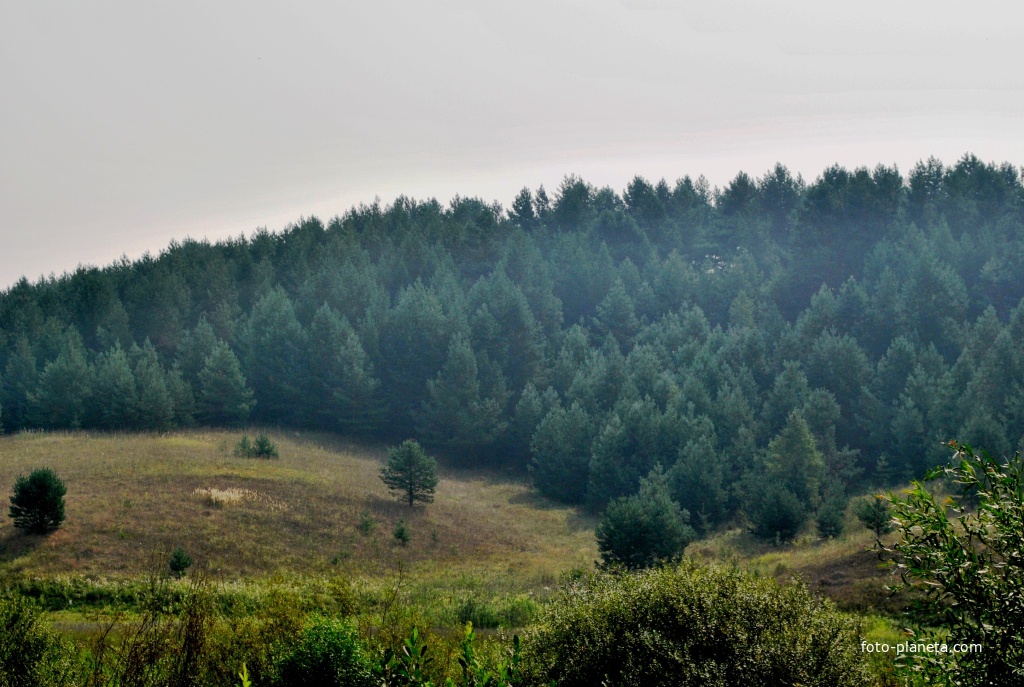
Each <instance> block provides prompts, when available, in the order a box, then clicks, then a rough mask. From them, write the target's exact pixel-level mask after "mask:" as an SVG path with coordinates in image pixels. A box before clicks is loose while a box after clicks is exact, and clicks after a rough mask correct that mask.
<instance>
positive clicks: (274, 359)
mask: <svg viewBox="0 0 1024 687" xmlns="http://www.w3.org/2000/svg"><path fill="white" fill-rule="evenodd" d="M240 346H241V348H242V350H243V351H244V352H245V356H244V357H245V363H246V364H245V369H246V372H247V375H246V378H247V380H248V382H249V383H250V384H251V385H252V388H253V392H254V394H255V395H256V397H257V398H259V399H260V403H259V405H257V406H256V408H255V413H256V416H257V417H259V418H261V419H263V420H266V421H271V422H281V421H289V422H300V421H302V420H303V415H304V412H303V411H304V409H305V403H304V398H303V393H304V392H305V390H306V388H307V383H306V375H307V369H308V368H307V367H306V365H305V361H304V358H305V353H306V332H305V330H303V328H302V325H301V324H299V321H298V319H297V318H296V317H295V309H294V306H293V305H292V302H291V299H290V298H289V297H288V294H286V293H285V292H284V290H283V289H281V288H280V287H276V288H274V289H272V290H271V291H270V292H269V293H267V294H265V295H264V296H263V297H262V298H260V299H259V300H258V301H257V302H256V304H255V305H254V306H253V308H252V312H251V314H250V316H249V320H248V322H246V324H245V327H244V329H243V331H242V341H241V342H240Z"/></svg>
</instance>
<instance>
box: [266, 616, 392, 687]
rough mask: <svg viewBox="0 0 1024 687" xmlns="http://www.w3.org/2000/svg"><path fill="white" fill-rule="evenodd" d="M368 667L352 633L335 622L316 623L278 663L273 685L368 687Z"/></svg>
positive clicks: (360, 647)
mask: <svg viewBox="0 0 1024 687" xmlns="http://www.w3.org/2000/svg"><path fill="white" fill-rule="evenodd" d="M371 666H372V664H371V662H370V659H369V657H368V656H367V655H366V652H365V651H364V650H363V647H362V646H361V645H360V644H359V640H358V638H357V636H356V632H355V630H353V629H352V628H351V627H349V625H347V624H346V623H344V622H342V621H339V620H329V619H320V620H317V621H316V622H315V623H314V624H313V625H311V626H310V627H308V628H307V629H306V630H305V631H304V632H303V633H302V635H301V637H300V638H299V641H298V643H297V645H296V646H295V647H294V649H293V650H292V651H291V652H290V653H289V654H288V655H287V656H286V657H285V658H284V660H282V661H281V664H280V666H279V669H278V679H277V681H276V684H277V685H279V686H280V687H303V686H305V685H322V686H323V687H335V686H337V687H372V685H373V679H372V677H371V672H370V671H371Z"/></svg>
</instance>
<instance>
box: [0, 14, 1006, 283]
mask: <svg viewBox="0 0 1024 687" xmlns="http://www.w3.org/2000/svg"><path fill="white" fill-rule="evenodd" d="M1022 20H1024V9H1022V8H1020V7H1019V5H1015V3H1013V2H1002V1H1001V2H986V1H985V0H978V1H976V2H972V3H964V2H955V3H954V2H943V1H942V0H929V1H928V2H920V1H917V0H887V1H886V2H878V1H876V0H861V1H860V2H857V3H842V4H840V3H823V2H820V0H817V1H805V0H772V1H771V2H753V1H751V0H715V1H711V0H705V1H703V2H685V1H678V0H677V1H675V2H669V1H668V0H632V1H627V0H547V1H545V2H533V1H531V0H520V1H519V2H515V3H509V2H491V1H489V0H487V1H485V0H474V1H469V0H416V1H415V2H397V1H394V0H374V1H372V2H358V3H357V2H350V1H338V0H335V1H333V2H320V1H315V0H309V1H306V2H301V3H281V2H265V1H262V0H248V1H246V2H230V1H218V2H208V1H207V2H189V1H187V0H179V1H177V2H174V3H169V2H146V3H140V2H128V1H103V0H96V1H93V2H88V3H83V2H78V1H75V2H56V1H54V2H35V3H28V2H21V1H20V0H0V289H5V288H7V287H8V286H10V285H11V284H13V283H14V282H15V281H17V280H18V279H19V278H21V277H22V276H27V277H28V278H29V280H30V281H35V280H37V279H39V278H40V277H42V276H46V275H51V274H55V275H58V276H59V275H60V274H62V273H64V272H67V271H73V270H74V269H76V267H77V266H79V265H83V264H84V265H100V266H102V265H105V264H109V263H110V262H112V261H114V260H116V259H118V258H119V257H120V256H122V255H127V256H128V257H129V258H137V257H139V256H140V255H142V254H143V253H144V252H146V251H150V252H153V253H158V252H159V251H160V250H161V249H162V248H164V247H166V246H167V244H168V243H169V241H170V240H171V239H178V240H181V239H183V238H185V237H192V238H196V239H201V238H207V239H209V240H211V241H216V240H218V239H222V238H226V237H228V236H238V235H239V234H242V233H245V234H249V233H251V232H252V231H254V230H256V229H258V228H267V229H269V230H271V231H278V230H281V229H283V228H284V227H285V226H287V225H288V224H289V223H291V222H295V221H296V220H298V219H299V218H300V217H303V216H305V217H308V216H310V215H316V216H318V217H320V218H321V219H324V220H325V221H326V220H328V219H329V218H331V217H333V216H335V215H341V214H344V212H345V211H346V210H347V209H348V208H350V207H352V206H353V205H358V204H360V203H372V202H373V201H374V199H375V198H379V199H380V200H381V201H382V202H384V203H388V202H390V201H392V200H393V199H394V198H395V197H397V196H398V195H406V196H410V197H413V198H417V199H426V198H431V197H434V198H437V199H438V200H440V201H442V202H443V203H447V202H448V201H449V200H450V199H451V198H452V197H453V196H455V195H456V194H458V195H462V196H476V197H480V198H482V199H483V200H485V201H488V202H490V201H498V202H500V203H501V204H502V205H503V206H505V207H508V206H509V205H510V204H511V201H512V199H513V198H514V197H515V195H516V193H517V192H518V190H519V189H521V188H522V187H523V186H529V187H531V188H536V187H537V186H539V185H541V184H544V185H545V187H546V188H548V189H549V190H553V189H556V188H557V187H558V184H559V183H560V181H561V180H562V178H563V177H564V176H565V175H567V174H577V175H579V176H581V177H583V178H584V179H585V180H587V181H589V182H591V183H593V184H595V185H596V186H605V185H609V186H611V187H612V188H614V189H616V190H619V191H621V190H622V189H623V188H625V186H626V185H627V184H628V183H629V180H630V179H632V178H633V177H634V176H635V175H638V174H639V175H641V176H644V177H646V178H648V179H650V180H651V181H657V180H658V179H661V178H665V179H667V180H668V181H669V182H670V183H671V182H673V181H675V180H676V179H678V178H680V177H683V176H685V175H690V176H692V177H694V178H696V177H697V176H699V175H701V174H703V175H705V176H706V177H707V178H708V179H709V181H710V182H711V183H712V184H713V185H718V186H724V185H725V184H727V183H728V182H729V180H730V179H732V178H733V177H734V176H735V175H736V173H737V172H739V171H741V170H742V171H746V172H747V173H749V174H751V175H754V176H760V175H762V174H764V173H765V172H766V171H767V170H769V169H770V168H771V167H772V166H773V165H774V164H775V162H782V163H783V164H785V165H786V166H787V167H789V169H790V170H791V171H793V172H794V173H800V174H802V175H803V176H804V178H805V179H807V180H808V181H813V179H814V178H815V177H817V176H818V174H820V172H821V171H822V170H823V169H824V168H825V167H827V166H828V165H831V164H835V163H838V164H842V165H844V166H846V167H849V168H853V167H857V166H861V165H865V166H868V167H874V166H875V165H876V164H879V163H884V164H889V165H891V164H896V165H897V166H898V167H899V169H900V170H901V171H903V172H907V171H909V170H910V169H911V168H912V167H913V165H914V164H915V163H916V162H918V161H919V160H923V159H927V158H928V157H929V156H935V157H937V158H939V159H940V160H942V161H944V162H946V163H954V162H955V161H956V160H957V159H958V158H960V157H961V156H962V155H963V154H964V153H966V152H973V153H974V154H976V155H978V156H979V157H980V158H982V159H983V160H986V161H995V162H1010V163H1012V164H1014V165H1018V166H1020V165H1024V69H1022V68H1021V65H1024V21H1022Z"/></svg>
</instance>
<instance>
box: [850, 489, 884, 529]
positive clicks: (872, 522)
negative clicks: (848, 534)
mask: <svg viewBox="0 0 1024 687" xmlns="http://www.w3.org/2000/svg"><path fill="white" fill-rule="evenodd" d="M853 512H854V513H855V514H856V515H857V519H858V520H860V521H861V523H862V524H863V525H864V527H866V528H868V529H869V530H871V531H872V532H874V533H875V536H876V537H881V536H882V535H883V534H888V533H889V532H892V514H890V513H889V503H888V501H886V500H885V499H884V498H882V497H881V496H872V497H868V498H865V499H861V500H860V501H857V503H856V505H855V506H854V507H853Z"/></svg>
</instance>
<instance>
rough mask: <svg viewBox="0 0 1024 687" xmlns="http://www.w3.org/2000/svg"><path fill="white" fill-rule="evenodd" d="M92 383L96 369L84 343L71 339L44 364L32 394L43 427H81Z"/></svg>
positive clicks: (37, 417)
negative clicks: (84, 349) (55, 356)
mask: <svg viewBox="0 0 1024 687" xmlns="http://www.w3.org/2000/svg"><path fill="white" fill-rule="evenodd" d="M92 385H93V369H92V367H91V366H90V365H89V362H88V360H86V357H85V352H84V351H83V350H82V347H81V343H80V342H75V341H71V342H69V343H68V344H67V345H66V347H64V348H63V349H62V350H61V351H60V354H59V355H58V356H57V358H56V359H55V360H53V361H51V362H48V363H46V365H45V366H44V367H43V370H42V372H41V373H40V374H39V384H38V386H37V387H36V392H35V393H34V394H33V395H32V396H30V397H29V402H30V407H32V408H34V414H35V418H36V420H37V422H38V423H39V424H40V425H42V426H43V427H53V428H59V427H70V428H72V429H77V428H78V427H80V426H81V425H82V422H83V421H84V420H85V415H86V409H87V407H88V404H89V401H90V398H91V396H92Z"/></svg>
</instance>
